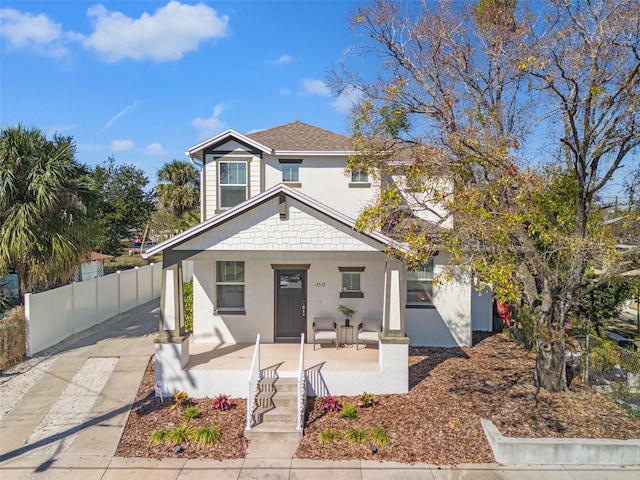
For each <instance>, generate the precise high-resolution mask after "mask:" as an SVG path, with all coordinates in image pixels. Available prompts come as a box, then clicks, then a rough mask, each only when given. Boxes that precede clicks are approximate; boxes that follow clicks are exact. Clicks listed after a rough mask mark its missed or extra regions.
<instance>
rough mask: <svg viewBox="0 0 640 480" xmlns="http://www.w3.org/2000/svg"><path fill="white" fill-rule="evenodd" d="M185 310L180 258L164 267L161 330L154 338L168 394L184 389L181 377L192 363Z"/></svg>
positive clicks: (161, 378)
mask: <svg viewBox="0 0 640 480" xmlns="http://www.w3.org/2000/svg"><path fill="white" fill-rule="evenodd" d="M183 312H184V297H183V288H182V262H181V261H178V262H176V263H174V264H172V265H170V266H168V267H166V268H164V269H163V270H162V292H161V295H160V324H159V333H158V336H157V337H156V338H155V339H154V343H155V345H156V383H157V384H158V383H160V384H162V391H163V393H164V394H165V395H166V394H169V395H173V394H174V393H175V392H176V391H177V390H182V389H183V388H181V386H180V385H181V384H180V378H181V376H182V370H183V369H184V367H185V366H186V365H187V364H188V363H189V334H188V333H185V330H184V314H183ZM156 390H157V389H156ZM156 394H158V392H156Z"/></svg>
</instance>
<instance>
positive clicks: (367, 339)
mask: <svg viewBox="0 0 640 480" xmlns="http://www.w3.org/2000/svg"><path fill="white" fill-rule="evenodd" d="M381 331H382V320H380V319H377V318H367V317H364V318H363V319H362V322H361V323H360V324H359V325H358V335H357V336H356V350H357V349H358V347H359V345H360V344H361V343H365V344H366V343H378V340H379V338H380V337H379V333H380V332H381ZM365 346H366V345H365Z"/></svg>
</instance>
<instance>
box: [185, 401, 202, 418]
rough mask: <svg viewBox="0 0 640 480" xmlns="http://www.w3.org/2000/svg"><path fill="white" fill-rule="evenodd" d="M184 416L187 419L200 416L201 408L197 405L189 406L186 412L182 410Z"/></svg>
mask: <svg viewBox="0 0 640 480" xmlns="http://www.w3.org/2000/svg"><path fill="white" fill-rule="evenodd" d="M182 416H183V417H184V418H185V419H187V420H192V419H194V418H198V417H199V416H200V409H199V408H198V406H197V405H193V406H190V407H187V408H185V410H184V412H182Z"/></svg>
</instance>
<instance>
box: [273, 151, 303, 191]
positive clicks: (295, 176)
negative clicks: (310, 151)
mask: <svg viewBox="0 0 640 480" xmlns="http://www.w3.org/2000/svg"><path fill="white" fill-rule="evenodd" d="M278 163H280V170H281V171H282V181H283V182H284V183H288V184H289V186H293V187H301V186H302V185H300V164H301V163H302V159H294V158H286V159H282V158H281V159H279V160H278Z"/></svg>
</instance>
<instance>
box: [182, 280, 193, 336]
mask: <svg viewBox="0 0 640 480" xmlns="http://www.w3.org/2000/svg"><path fill="white" fill-rule="evenodd" d="M182 291H183V296H184V329H185V330H186V331H187V332H193V280H191V281H190V282H186V283H185V284H184V285H183V286H182Z"/></svg>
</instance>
